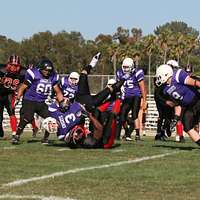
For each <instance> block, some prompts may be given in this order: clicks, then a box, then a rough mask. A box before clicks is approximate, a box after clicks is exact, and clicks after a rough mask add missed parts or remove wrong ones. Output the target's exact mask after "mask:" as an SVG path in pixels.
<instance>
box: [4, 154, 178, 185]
mask: <svg viewBox="0 0 200 200" xmlns="http://www.w3.org/2000/svg"><path fill="white" fill-rule="evenodd" d="M175 153H178V151H174V152H171V153H164V154H159V155H153V156H145V157H141V158H136V159H133V160H127V161H120V162H115V163H110V164H105V165H97V166H91V167H83V168H76V169H71V170H67V171H61V172H55V173H53V174H49V175H44V176H39V177H34V178H28V179H19V180H16V181H13V182H10V183H6V184H3V185H2V186H1V187H2V188H5V187H14V186H19V185H23V184H26V183H30V182H34V181H40V180H44V179H48V178H55V177H58V176H64V175H66V174H75V173H78V172H82V171H89V170H94V169H103V168H109V167H117V166H121V165H126V164H132V163H138V162H143V161H146V160H153V159H157V158H162V157H165V156H168V155H172V154H175Z"/></svg>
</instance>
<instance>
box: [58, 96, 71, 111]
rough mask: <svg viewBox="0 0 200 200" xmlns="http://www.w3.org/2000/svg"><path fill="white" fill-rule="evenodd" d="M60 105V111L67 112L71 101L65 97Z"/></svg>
mask: <svg viewBox="0 0 200 200" xmlns="http://www.w3.org/2000/svg"><path fill="white" fill-rule="evenodd" d="M59 107H60V111H61V112H63V113H65V112H66V111H67V110H68V109H69V101H66V100H64V99H63V100H62V101H61V102H60V103H59Z"/></svg>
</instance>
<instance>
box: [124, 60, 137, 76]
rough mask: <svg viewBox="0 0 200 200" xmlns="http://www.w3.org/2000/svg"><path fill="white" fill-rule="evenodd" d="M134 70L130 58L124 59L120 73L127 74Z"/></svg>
mask: <svg viewBox="0 0 200 200" xmlns="http://www.w3.org/2000/svg"><path fill="white" fill-rule="evenodd" d="M134 69H135V67H134V62H133V59H132V58H125V59H124V60H123V62H122V71H123V72H124V73H125V74H127V73H131V72H133V70H134Z"/></svg>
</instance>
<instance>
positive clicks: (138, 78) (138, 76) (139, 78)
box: [135, 69, 144, 82]
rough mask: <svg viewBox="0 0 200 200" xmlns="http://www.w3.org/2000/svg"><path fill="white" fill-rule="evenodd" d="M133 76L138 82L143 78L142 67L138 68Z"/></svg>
mask: <svg viewBox="0 0 200 200" xmlns="http://www.w3.org/2000/svg"><path fill="white" fill-rule="evenodd" d="M135 76H136V79H137V81H138V82H140V81H141V80H144V71H143V70H142V69H139V70H138V71H137V72H136V74H135Z"/></svg>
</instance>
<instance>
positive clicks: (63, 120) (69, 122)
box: [48, 102, 84, 139]
mask: <svg viewBox="0 0 200 200" xmlns="http://www.w3.org/2000/svg"><path fill="white" fill-rule="evenodd" d="M48 110H49V114H50V116H51V117H53V118H55V119H56V120H57V121H58V123H59V128H58V134H57V136H58V138H59V139H63V138H64V137H65V135H66V134H67V133H68V132H69V131H70V129H71V128H72V127H74V126H75V125H77V124H78V123H79V122H80V120H81V116H82V111H84V108H83V107H82V105H81V104H79V103H77V102H74V103H72V104H70V106H69V109H68V110H67V111H66V112H65V113H63V112H61V111H60V110H59V105H58V104H57V103H53V104H51V105H50V106H49V108H48Z"/></svg>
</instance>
